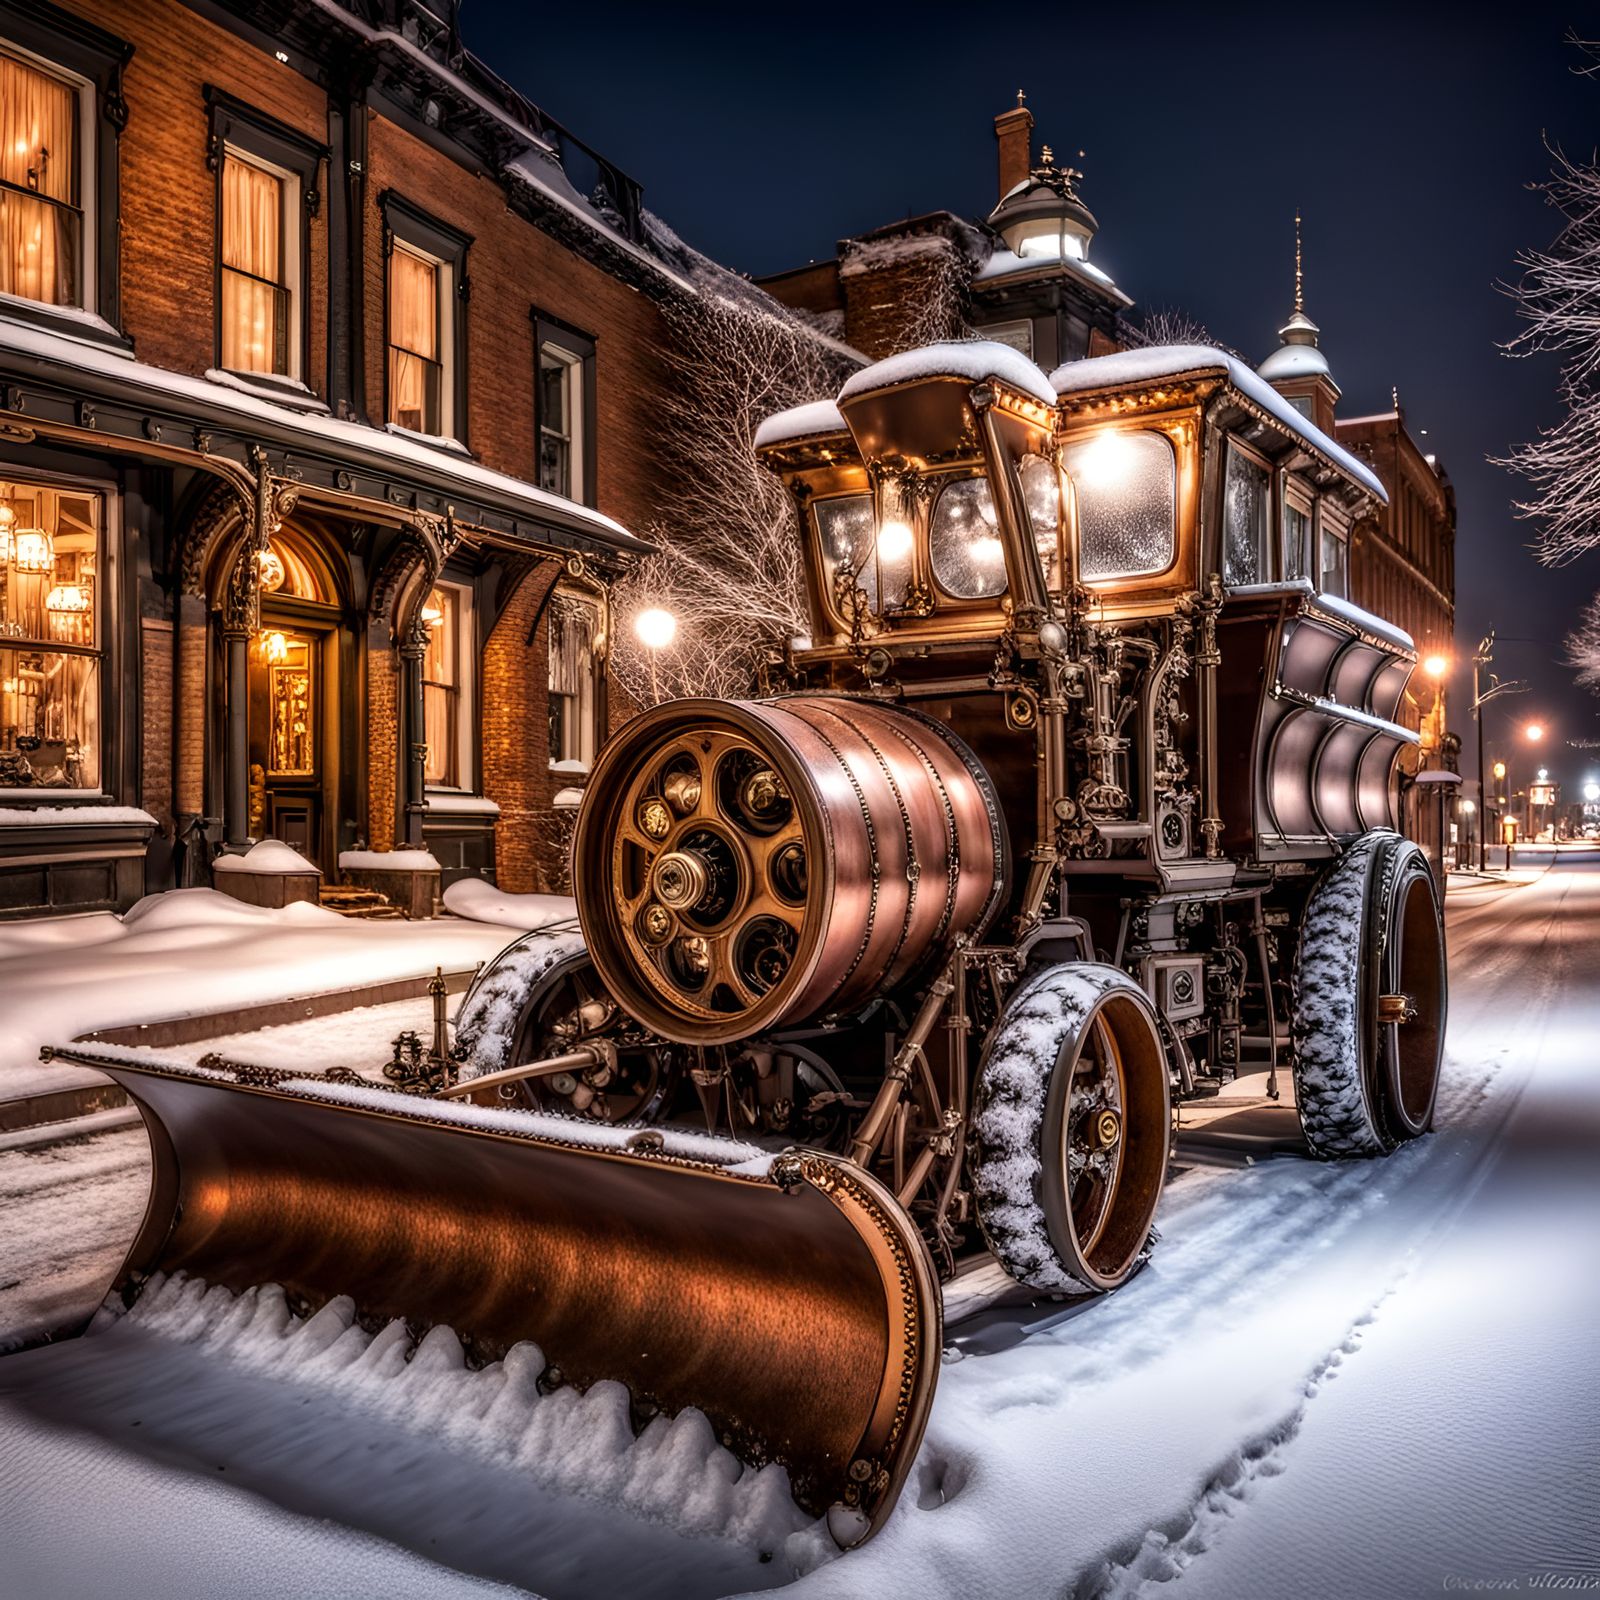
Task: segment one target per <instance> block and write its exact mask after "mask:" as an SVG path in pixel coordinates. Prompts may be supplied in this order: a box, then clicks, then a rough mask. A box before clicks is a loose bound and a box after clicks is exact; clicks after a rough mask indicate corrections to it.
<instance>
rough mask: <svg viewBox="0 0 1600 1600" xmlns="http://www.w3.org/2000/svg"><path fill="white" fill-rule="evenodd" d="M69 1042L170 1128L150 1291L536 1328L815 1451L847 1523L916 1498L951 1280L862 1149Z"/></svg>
mask: <svg viewBox="0 0 1600 1600" xmlns="http://www.w3.org/2000/svg"><path fill="white" fill-rule="evenodd" d="M53 1054H54V1056H56V1057H57V1058H59V1059H61V1060H67V1061H73V1062H77V1063H81V1064H82V1065H84V1066H91V1067H95V1068H97V1069H99V1070H100V1071H102V1072H104V1073H106V1074H107V1075H108V1076H109V1077H111V1078H113V1079H115V1080H116V1082H117V1083H118V1084H120V1085H121V1086H122V1087H123V1088H124V1089H125V1090H126V1091H127V1092H128V1094H129V1095H130V1096H131V1097H132V1099H133V1100H134V1101H135V1103H136V1104H137V1105H138V1106H139V1109H140V1111H141V1112H142V1113H143V1116H144V1120H145V1124H146V1127H147V1129H148V1131H149V1134H150V1139H151V1145H152V1148H153V1152H154V1161H155V1171H154V1176H153V1181H152V1188H151V1199H150V1206H149V1210H148V1213H147V1215H146V1217H145V1221H144V1225H143V1227H142V1229H141V1231H140V1234H139V1237H138V1238H137V1240H136V1241H135V1243H134V1245H133V1248H132V1250H131V1251H130V1252H129V1255H128V1258H127V1260H126V1261H125V1262H124V1264H123V1268H122V1272H121V1275H120V1277H119V1279H118V1284H117V1287H118V1289H119V1290H120V1291H121V1292H122V1294H123V1296H124V1298H125V1299H128V1300H130V1301H131V1300H132V1299H133V1298H134V1297H135V1296H136V1295H137V1292H138V1288H139V1286H140V1284H141V1283H142V1282H143V1280H144V1279H145V1278H146V1277H147V1276H148V1275H150V1274H152V1273H156V1272H160V1273H165V1274H171V1273H177V1272H182V1273H186V1274H189V1275H190V1276H192V1277H197V1278H202V1279H204V1280H206V1281H207V1282H209V1283H220V1284H225V1285H226V1286H228V1287H229V1288H230V1289H234V1290H236V1291H243V1290H246V1289H249V1288H253V1287H255V1286H256V1285H259V1284H264V1283H277V1284H281V1285H282V1286H283V1288H284V1290H285V1291H286V1293H287V1294H288V1295H289V1296H290V1298H291V1303H299V1304H301V1305H303V1306H304V1307H305V1308H307V1309H315V1308H316V1307H319V1306H321V1305H323V1304H325V1303H326V1302H327V1301H329V1300H331V1299H333V1298H334V1297H335V1296H338V1295H348V1296H349V1297H350V1298H351V1299H352V1300H354V1302H355V1305H356V1308H357V1312H358V1315H360V1316H362V1317H363V1318H378V1319H384V1320H388V1319H392V1318H396V1317H400V1318H405V1319H407V1320H408V1321H410V1322H412V1323H414V1324H419V1325H422V1326H425V1327H428V1326H435V1325H439V1324H446V1325H448V1326H449V1327H451V1328H453V1329H454V1330H455V1332H456V1333H457V1334H458V1335H459V1336H460V1338H461V1339H462V1341H463V1343H464V1344H465V1345H466V1346H467V1348H468V1350H469V1351H471V1352H472V1353H473V1355H474V1356H475V1357H478V1358H481V1359H484V1360H491V1359H496V1358H498V1357H499V1356H500V1355H501V1354H502V1353H503V1352H504V1351H505V1350H507V1349H508V1348H509V1347H510V1346H512V1345H513V1344H516V1343H517V1342H519V1341H521V1340H531V1341H533V1342H534V1343H536V1344H537V1345H538V1346H539V1347H540V1349H541V1350H542V1351H543V1353H544V1355H545V1358H546V1360H547V1361H549V1362H550V1363H551V1364H552V1366H554V1367H556V1368H559V1369H560V1372H561V1374H562V1376H563V1377H564V1378H565V1379H566V1380H567V1381H570V1382H573V1383H575V1384H577V1385H578V1386H579V1387H580V1388H584V1387H587V1386H588V1385H589V1384H590V1383H593V1382H595V1381H596V1380H598V1379H601V1378H611V1379H616V1380H618V1381H620V1382H622V1383H624V1384H626V1385H627V1387H628V1388H629V1390H630V1391H631V1392H632V1393H633V1395H634V1397H635V1399H636V1400H638V1401H641V1402H645V1403H647V1404H653V1405H655V1406H657V1407H659V1408H660V1409H662V1410H663V1411H665V1412H667V1413H669V1414H672V1413H676V1412H678V1411H680V1410H682V1409H684V1408H685V1407H689V1406H694V1407H698V1408H699V1409H700V1410H702V1411H703V1412H705V1414H706V1415H707V1417H708V1418H709V1419H710V1420H711V1422H712V1424H713V1426H714V1427H715V1428H716V1430H717V1432H718V1434H719V1436H721V1437H722V1438H723V1440H724V1442H725V1443H727V1444H728V1445H729V1446H730V1448H732V1449H733V1450H734V1451H735V1453H736V1454H738V1455H739V1456H741V1457H742V1458H743V1459H744V1460H746V1461H748V1462H751V1463H753V1464H761V1463H765V1462H768V1461H778V1462H781V1463H782V1464H783V1465H784V1466H785V1467H787V1469H788V1471H789V1475H790V1481H791V1487H792V1491H793V1494H794V1498H795V1500H796V1502H797V1503H798V1504H799V1505H800V1506H801V1507H803V1508H804V1509H805V1510H807V1511H809V1512H811V1513H812V1514H813V1515H823V1514H825V1513H827V1512H829V1511H830V1510H831V1509H832V1508H834V1507H836V1506H843V1507H846V1508H848V1509H849V1511H850V1512H853V1513H855V1514H856V1515H854V1516H850V1515H846V1516H845V1517H844V1518H843V1519H842V1520H841V1519H839V1518H833V1519H830V1520H831V1521H832V1524H833V1526H834V1527H835V1531H836V1533H839V1532H841V1530H842V1529H843V1528H852V1529H854V1530H855V1536H858V1537H865V1536H866V1535H867V1534H868V1533H870V1532H872V1531H875V1530H876V1528H877V1527H878V1526H879V1525H880V1524H881V1523H882V1521H883V1519H884V1518H885V1517H886V1516H887V1514H888V1512H889V1510H890V1509H891V1507H892V1506H893V1504H894V1501H895V1499H896V1497H897V1496H898V1494H899V1492H900V1487H901V1485H902V1482H903V1481H904V1478H905V1475H906V1473H907V1471H908V1470H909V1468H910V1465H911V1460H912V1457H913V1456H914V1455H915V1453H916V1448H917V1445H918V1443H919V1441H920V1439H921V1437H922V1430H923V1426H924V1423H925V1422H926V1419H927V1413H928V1407H929V1404H930V1403H931V1400H932V1397H933V1389H934V1384H935V1382H936V1379H937V1376H938V1359H939V1350H940V1343H941V1334H942V1329H941V1321H940V1317H941V1311H940V1297H939V1291H938V1286H937V1284H936V1282H935V1279H934V1274H933V1268H932V1263H931V1261H930V1260H929V1258H928V1254H927V1251H926V1248H925V1247H924V1245H923V1243H922V1239H921V1236H920V1234H919V1233H918V1231H917V1229H916V1227H915V1225H914V1224H913V1223H912V1222H911V1220H910V1218H909V1217H907V1216H906V1214H905V1213H904V1212H903V1211H902V1210H901V1209H900V1207H899V1206H898V1205H897V1204H896V1203H895V1201H894V1199H893V1197H892V1196H891V1195H890V1194H889V1192H888V1191H887V1190H886V1189H885V1188H883V1187H882V1186H881V1185H880V1184H879V1183H877V1182H876V1181H875V1180H874V1179H873V1178H872V1177H870V1176H869V1175H868V1174H866V1173H864V1172H862V1171H861V1170H860V1169H859V1168H857V1167H855V1166H853V1165H852V1164H850V1163H849V1162H847V1161H845V1160H843V1159H841V1158H839V1157H836V1156H832V1155H825V1154H820V1153H815V1152H811V1151H791V1152H786V1153H784V1154H782V1155H776V1156H775V1155H773V1154H771V1153H770V1152H767V1151H763V1150H759V1149H757V1148H755V1147H754V1146H750V1145H742V1144H736V1143H734V1142H733V1141H731V1140H723V1139H710V1138H706V1137H703V1136H696V1135H692V1134H678V1133H675V1132H662V1133H657V1131H656V1130H651V1131H650V1132H648V1133H646V1134H644V1135H643V1136H642V1137H641V1136H639V1135H634V1136H633V1137H632V1139H631V1141H630V1139H629V1136H628V1135H627V1134H626V1133H624V1132H623V1131H622V1130H616V1129H610V1128H605V1127H598V1126H597V1127H590V1126H589V1125H587V1124H585V1123H582V1122H578V1121H575V1120H574V1121H568V1120H567V1119H563V1118H554V1117H547V1116H539V1115H535V1114H533V1113H523V1112H505V1111H498V1110H486V1109H483V1108H480V1107H476V1106H468V1105H463V1104H460V1103H446V1102H440V1101H430V1100H427V1099H419V1098H415V1097H411V1096H407V1095H402V1094H398V1093H395V1092H393V1091H390V1090H385V1089H382V1088H376V1087H372V1086H368V1085H357V1084H350V1083H343V1082H338V1083H336V1082H329V1081H324V1080H320V1079H315V1078H289V1077H288V1075H286V1074H283V1073H274V1072H270V1071H266V1070H264V1069H251V1068H248V1067H239V1068H236V1069H232V1070H230V1071H227V1072H223V1071H211V1070H207V1069H203V1068H198V1067H189V1066H186V1065H182V1064H179V1063H172V1062H165V1061H160V1060H157V1059H154V1058H142V1059H139V1060H132V1059H129V1057H128V1056H124V1055H120V1054H119V1055H116V1056H111V1055H106V1054H101V1053H99V1052H97V1051H92V1050H79V1049H76V1048H66V1049H58V1050H55V1051H54V1052H53ZM129 1054H130V1055H131V1054H132V1053H131V1052H130V1053H129ZM630 1144H631V1145H632V1146H634V1147H630ZM639 1145H645V1146H646V1148H637V1146H639ZM848 1542H853V1539H851V1540H849V1541H848Z"/></svg>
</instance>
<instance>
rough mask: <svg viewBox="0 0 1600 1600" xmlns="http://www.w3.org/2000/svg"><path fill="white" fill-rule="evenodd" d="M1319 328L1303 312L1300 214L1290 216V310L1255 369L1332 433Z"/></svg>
mask: <svg viewBox="0 0 1600 1600" xmlns="http://www.w3.org/2000/svg"><path fill="white" fill-rule="evenodd" d="M1321 334H1322V330H1321V329H1320V328H1319V327H1318V326H1317V325H1316V323H1314V322H1313V321H1312V320H1311V318H1310V317H1308V316H1307V315H1306V302H1305V268H1304V260H1303V256H1302V253H1301V248H1300V213H1299V212H1298V211H1297V212H1295V216H1294V310H1293V311H1292V312H1291V313H1290V314H1289V320H1288V321H1287V322H1286V323H1284V325H1283V326H1282V327H1281V328H1279V329H1278V338H1279V341H1280V343H1279V345H1278V348H1277V349H1276V350H1274V351H1273V352H1272V354H1271V355H1269V356H1268V357H1267V359H1266V360H1265V361H1263V362H1262V363H1261V365H1260V366H1259V367H1258V368H1257V369H1256V370H1257V372H1259V373H1260V375H1261V376H1262V377H1263V378H1265V379H1266V380H1267V382H1268V383H1270V384H1271V385H1272V387H1273V388H1274V389H1276V390H1277V391H1278V393H1279V394H1281V395H1282V396H1283V397H1284V399H1286V400H1287V401H1288V402H1289V403H1290V404H1291V405H1292V406H1293V407H1294V408H1295V410H1297V411H1299V412H1300V413H1301V414H1302V415H1304V416H1306V417H1309V418H1310V419H1311V421H1312V422H1313V423H1315V424H1316V426H1317V427H1319V428H1321V429H1322V430H1323V432H1324V433H1332V432H1333V412H1334V407H1335V406H1337V405H1338V403H1339V385H1338V384H1337V383H1335V382H1334V381H1333V373H1332V371H1331V370H1330V369H1329V367H1328V358H1327V357H1326V356H1325V355H1324V354H1323V353H1322V348H1321V345H1320V343H1319V340H1320V337H1321Z"/></svg>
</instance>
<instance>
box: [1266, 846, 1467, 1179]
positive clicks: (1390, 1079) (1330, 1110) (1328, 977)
mask: <svg viewBox="0 0 1600 1600" xmlns="http://www.w3.org/2000/svg"><path fill="white" fill-rule="evenodd" d="M1447 998H1448V996H1447V980H1446V971H1445V947H1444V923H1443V919H1442V918H1441V916H1440V914H1439V898H1438V893H1437V891H1436V889H1435V887H1434V880H1433V873H1432V871H1431V869H1430V868H1429V865H1428V859H1427V857H1426V856H1425V855H1424V854H1423V852H1422V850H1421V848H1420V847H1419V846H1418V845H1417V844H1415V843H1414V842H1413V841H1412V840H1410V839H1403V838H1401V837H1400V835H1399V834H1396V833H1387V832H1375V833H1369V834H1366V835H1365V836H1364V837H1362V838H1361V839H1358V840H1357V841H1356V843H1355V844H1353V845H1352V846H1351V847H1350V848H1349V849H1348V850H1347V851H1345V853H1344V854H1343V855H1342V856H1340V857H1339V859H1338V860H1337V861H1336V862H1334V863H1333V865H1332V866H1331V867H1329V868H1328V870H1327V872H1326V873H1325V874H1324V875H1323V877H1322V879H1321V881H1320V882H1319V883H1318V884H1317V886H1316V888H1315V889H1314V890H1312V893H1311V899H1310V901H1309V902H1308V903H1307V906H1306V914H1305V920H1304V922H1303V924H1302V925H1301V930H1300V947H1299V952H1298V954H1297V956H1296V961H1295V1011H1294V1040H1295V1093H1296V1098H1297V1100H1298V1103H1299V1108H1300V1122H1301V1126H1302V1127H1303V1128H1304V1130H1305V1135H1306V1142H1307V1144H1309V1145H1310V1147H1311V1150H1312V1152H1313V1154H1315V1155H1318V1156H1321V1157H1323V1158H1324V1159H1332V1158H1338V1157H1346V1156H1370V1155H1383V1154H1385V1153H1387V1152H1388V1151H1390V1150H1393V1149H1394V1148H1395V1146H1396V1145H1398V1144H1401V1143H1403V1142H1404V1141H1405V1140H1408V1139H1415V1138H1416V1137H1418V1135H1420V1134H1423V1133H1426V1132H1427V1131H1428V1129H1429V1128H1430V1127H1431V1126H1432V1125H1433V1112H1434V1103H1435V1101H1436V1099H1437V1097H1438V1092H1439V1066H1440V1062H1441V1059H1442V1057H1443V1052H1444V1031H1445V1016H1446V1010H1447Z"/></svg>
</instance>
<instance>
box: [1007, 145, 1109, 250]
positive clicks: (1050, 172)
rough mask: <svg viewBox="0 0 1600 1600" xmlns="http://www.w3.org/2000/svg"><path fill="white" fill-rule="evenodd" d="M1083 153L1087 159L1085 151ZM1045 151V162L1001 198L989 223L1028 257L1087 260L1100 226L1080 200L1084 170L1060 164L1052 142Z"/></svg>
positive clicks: (1009, 246)
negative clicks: (1052, 148) (1079, 188)
mask: <svg viewBox="0 0 1600 1600" xmlns="http://www.w3.org/2000/svg"><path fill="white" fill-rule="evenodd" d="M1078 154H1079V157H1080V159H1081V157H1082V154H1083V152H1082V151H1079V153H1078ZM1041 155H1042V156H1043V161H1042V164H1041V165H1039V166H1037V167H1034V168H1033V169H1032V171H1030V172H1029V173H1028V175H1027V177H1026V178H1024V179H1023V180H1022V181H1021V182H1020V183H1017V184H1016V185H1014V186H1013V187H1012V188H1011V189H1010V190H1009V192H1007V193H1006V194H1004V195H1002V196H1001V198H1000V204H999V205H997V206H996V207H995V208H994V210H993V211H991V212H990V213H989V226H990V227H991V228H993V229H995V231H996V232H997V233H999V235H1000V236H1001V238H1003V239H1004V240H1005V242H1006V248H1007V249H1008V250H1010V251H1011V252H1012V253H1013V254H1014V255H1017V256H1020V257H1021V258H1022V259H1023V260H1025V261H1028V260H1033V261H1039V260H1043V261H1062V260H1071V261H1086V260H1087V259H1088V257H1089V241H1090V240H1091V239H1093V238H1094V236H1095V230H1096V229H1097V228H1098V227H1099V224H1098V223H1097V222H1096V221H1095V220H1094V213H1093V212H1092V211H1091V210H1090V209H1089V208H1088V206H1086V205H1085V204H1084V203H1083V201H1082V200H1080V199H1079V198H1078V190H1077V183H1078V180H1079V179H1080V178H1081V177H1082V176H1083V174H1082V173H1081V172H1080V171H1079V170H1078V169H1077V168H1076V167H1072V166H1060V167H1058V166H1057V165H1056V163H1055V155H1054V153H1053V152H1052V151H1051V149H1050V146H1049V145H1046V146H1045V147H1044V149H1043V150H1042V151H1041Z"/></svg>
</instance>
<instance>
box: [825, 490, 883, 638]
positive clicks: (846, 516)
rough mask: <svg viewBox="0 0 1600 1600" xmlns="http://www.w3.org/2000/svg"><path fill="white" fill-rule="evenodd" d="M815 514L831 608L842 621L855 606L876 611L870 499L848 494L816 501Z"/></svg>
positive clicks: (852, 612)
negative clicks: (820, 538) (831, 603)
mask: <svg viewBox="0 0 1600 1600" xmlns="http://www.w3.org/2000/svg"><path fill="white" fill-rule="evenodd" d="M816 513H817V532H818V533H819V534H820V535H821V536H822V577H823V582H824V585H825V587H826V588H827V591H828V595H829V598H830V599H831V600H832V602H833V605H834V609H835V610H836V611H838V613H839V614H840V616H842V617H844V618H845V620H846V621H849V620H850V618H851V616H852V615H853V614H854V611H855V609H856V607H857V606H858V605H859V606H860V608H861V609H863V610H865V611H876V610H877V609H878V572H877V564H876V562H875V561H874V560H873V548H872V545H873V524H874V518H873V514H872V496H871V495H870V494H849V495H841V496H839V497H838V498H836V499H832V500H819V501H818V502H817V506H816ZM858 596H859V598H857V597H858Z"/></svg>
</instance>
